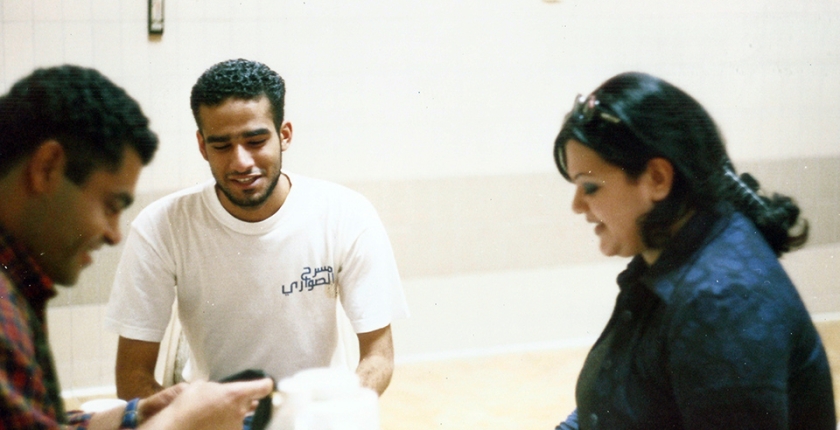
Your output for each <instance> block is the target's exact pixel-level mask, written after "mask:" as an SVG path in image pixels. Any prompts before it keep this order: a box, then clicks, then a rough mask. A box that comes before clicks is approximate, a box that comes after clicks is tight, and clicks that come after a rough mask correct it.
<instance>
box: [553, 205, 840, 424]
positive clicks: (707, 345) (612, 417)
mask: <svg viewBox="0 0 840 430" xmlns="http://www.w3.org/2000/svg"><path fill="white" fill-rule="evenodd" d="M618 285H619V287H620V292H619V294H618V297H617V299H616V305H615V309H614V311H613V314H612V317H611V318H610V320H609V322H608V323H607V327H606V328H605V329H604V332H603V333H602V334H601V337H600V338H599V339H598V341H597V342H596V344H595V345H594V346H593V348H592V350H591V351H590V353H589V356H588V357H587V359H586V362H585V364H584V366H583V369H582V370H581V373H580V376H579V378H578V383H577V388H576V400H577V410H575V411H574V412H573V413H572V415H570V416H569V417H568V418H567V419H566V421H564V422H563V423H561V424H560V425H559V426H558V427H557V429H558V430H572V429H581V430H584V429H762V430H772V429H826V430H828V429H835V427H836V422H835V416H834V399H833V394H832V385H831V373H830V370H829V367H828V360H827V358H826V354H825V350H824V348H823V345H822V342H821V340H820V337H819V335H818V334H817V331H816V329H815V328H814V325H813V323H812V322H811V318H810V316H809V314H808V312H807V311H806V309H805V306H804V304H803V303H802V299H801V298H800V297H799V294H798V293H797V291H796V289H795V287H794V286H793V284H792V283H791V281H790V279H789V278H788V276H787V274H786V273H785V271H784V269H783V268H782V266H781V265H780V264H779V261H778V259H777V258H776V256H775V254H774V253H773V251H772V249H771V248H770V247H769V246H768V245H767V243H766V242H765V240H764V238H763V237H762V236H761V233H760V232H759V231H758V229H757V228H756V227H755V225H754V224H752V222H751V221H749V220H748V219H747V218H746V217H744V216H743V215H741V214H740V213H738V212H734V211H732V210H731V209H724V210H721V211H720V212H719V213H712V212H711V211H709V212H701V213H697V214H695V216H693V217H692V218H691V219H690V220H689V222H688V223H687V224H686V225H685V226H684V227H683V228H682V229H680V231H679V232H678V234H677V235H676V236H675V237H674V238H673V239H672V240H671V243H670V244H669V246H668V247H667V248H666V249H665V250H664V251H663V253H662V255H661V256H660V258H659V259H658V260H657V261H656V262H655V263H654V264H653V266H651V267H650V268H648V266H647V265H646V263H645V262H644V260H642V259H641V258H640V257H638V256H637V257H636V258H634V259H633V260H632V261H631V262H630V264H629V265H628V267H627V269H626V270H625V271H624V272H622V273H621V274H620V275H619V277H618Z"/></svg>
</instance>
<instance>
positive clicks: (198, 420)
mask: <svg viewBox="0 0 840 430" xmlns="http://www.w3.org/2000/svg"><path fill="white" fill-rule="evenodd" d="M148 125H149V121H148V119H147V118H146V117H145V116H144V115H143V112H142V111H141V109H140V106H139V105H138V104H137V102H136V101H134V100H133V99H132V98H131V97H130V96H129V95H128V94H126V92H125V91H124V90H123V89H122V88H119V87H117V86H116V85H114V84H113V83H112V82H111V81H109V80H108V79H107V78H106V77H104V76H102V74H100V73H99V72H97V71H96V70H93V69H86V68H81V67H77V66H60V67H53V68H48V69H39V70H36V71H35V72H33V73H32V74H31V75H29V76H27V77H25V78H23V79H21V80H20V81H18V82H17V83H15V84H14V86H12V88H11V89H10V91H9V92H8V94H6V95H4V96H2V97H0V428H3V429H32V428H45V429H53V428H55V429H57V428H88V429H117V428H136V427H138V425H139V426H140V427H141V428H158V429H161V428H173V427H177V428H221V427H225V426H228V428H237V427H239V428H241V419H242V417H244V415H245V411H247V409H248V408H249V405H250V404H251V402H252V401H253V400H254V399H258V398H260V397H262V396H265V395H267V394H268V393H269V392H270V391H271V387H272V383H271V381H270V380H268V379H266V380H263V381H257V382H252V383H242V384H239V385H230V384H228V385H222V384H213V383H203V382H199V383H197V384H195V385H191V386H189V387H186V386H184V385H181V386H175V387H171V388H170V389H168V390H165V391H162V392H160V393H158V394H156V395H154V396H150V397H148V398H146V399H143V400H140V399H135V400H132V401H131V402H128V404H127V405H126V406H125V407H120V408H116V409H113V410H110V411H105V412H101V413H96V414H85V413H81V412H72V413H69V414H68V413H65V410H64V405H63V402H62V399H61V397H60V389H59V383H58V377H57V375H56V371H55V366H54V364H53V358H52V352H51V351H50V347H49V343H48V341H47V329H46V327H47V324H46V307H47V302H48V301H49V299H51V298H52V297H54V296H55V295H56V289H55V287H54V285H55V284H63V285H72V284H74V283H76V281H77V280H78V277H79V274H80V272H81V271H82V269H84V268H85V267H86V266H88V265H89V264H91V262H92V261H93V260H92V257H91V254H92V253H93V251H95V250H96V249H98V248H99V247H101V246H102V245H103V244H104V245H115V244H116V243H118V242H119V241H120V239H121V236H120V227H119V217H120V215H121V213H122V212H123V210H124V209H125V208H126V207H128V206H129V205H130V204H131V202H132V200H133V198H134V188H135V186H136V184H137V178H138V176H139V174H140V171H141V170H142V168H143V166H144V165H146V164H148V163H149V162H150V160H151V159H152V156H153V155H154V153H155V150H156V149H157V145H158V139H157V136H155V134H154V133H153V132H152V131H151V130H149V127H148ZM65 426H66V427H65Z"/></svg>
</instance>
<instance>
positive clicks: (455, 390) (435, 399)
mask: <svg viewBox="0 0 840 430" xmlns="http://www.w3.org/2000/svg"><path fill="white" fill-rule="evenodd" d="M817 328H818V329H819V331H820V334H821V336H822V338H823V342H824V343H825V344H826V351H827V353H828V356H829V360H830V362H831V367H832V369H833V371H832V376H833V380H834V391H835V393H836V394H835V399H840V322H833V323H818V324H817ZM586 353H587V348H574V349H567V350H562V351H545V352H529V353H518V354H506V355H497V356H492V357H486V358H471V359H460V360H449V361H437V362H425V363H412V364H402V365H398V366H397V368H396V371H395V373H394V378H393V380H392V382H391V385H390V387H389V388H388V390H387V391H386V392H385V394H384V395H383V396H382V398H381V402H380V408H381V417H382V430H421V429H422V430H428V429H440V430H463V429H481V430H507V429H517V430H521V429H543V430H549V429H553V428H554V426H556V425H557V424H558V423H560V421H562V419H563V418H565V417H566V415H568V413H569V412H571V411H572V409H573V408H574V386H575V381H576V380H577V374H578V371H579V370H580V367H581V365H582V364H583V360H584V358H585V357H586ZM838 416H840V409H838Z"/></svg>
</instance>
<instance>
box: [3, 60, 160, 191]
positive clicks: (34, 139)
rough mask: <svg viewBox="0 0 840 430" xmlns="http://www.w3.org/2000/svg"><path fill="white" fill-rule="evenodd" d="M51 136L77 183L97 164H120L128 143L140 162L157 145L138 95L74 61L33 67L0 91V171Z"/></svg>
mask: <svg viewBox="0 0 840 430" xmlns="http://www.w3.org/2000/svg"><path fill="white" fill-rule="evenodd" d="M50 139H55V140H56V141H58V142H59V143H60V144H61V145H62V146H63V147H64V149H65V151H66V154H67V169H66V171H65V176H67V178H68V179H70V180H71V181H73V182H74V183H76V184H79V185H81V184H83V183H84V182H85V181H86V180H87V178H88V176H89V175H90V174H91V173H92V172H93V171H94V170H95V169H108V170H116V169H119V167H120V166H121V165H122V161H123V155H124V153H125V148H126V147H130V148H132V149H134V150H135V151H136V152H137V154H138V155H139V156H140V159H141V160H142V162H143V164H148V163H149V162H150V161H151V160H152V157H153V156H154V153H155V151H156V150H157V147H158V138H157V136H156V135H155V133H154V132H152V131H151V130H150V129H149V120H148V118H146V116H145V115H144V114H143V111H142V110H141V109H140V105H139V104H138V103H137V101H135V100H134V99H133V98H131V97H130V96H129V95H128V94H127V93H126V92H125V90H123V89H122V88H120V87H118V86H117V85H115V84H114V83H113V82H111V81H110V80H109V79H108V78H106V77H105V76H103V75H102V74H101V73H99V72H98V71H96V70H94V69H89V68H83V67H79V66H73V65H63V66H56V67H51V68H42V69H37V70H35V71H34V72H32V74H30V75H29V76H27V77H25V78H23V79H21V80H19V81H18V82H16V83H15V84H14V85H13V86H12V88H11V89H10V90H9V92H8V93H7V94H5V95H3V96H2V97H0V177H2V176H4V175H6V174H7V173H8V172H9V171H10V170H11V169H12V167H13V166H14V165H16V164H17V163H18V162H19V161H20V160H21V159H23V158H24V157H26V156H28V155H30V154H32V153H33V152H34V151H35V150H36V148H37V147H38V146H39V145H40V144H41V143H43V142H44V141H46V140H50Z"/></svg>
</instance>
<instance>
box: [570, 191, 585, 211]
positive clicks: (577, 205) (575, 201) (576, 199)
mask: <svg viewBox="0 0 840 430" xmlns="http://www.w3.org/2000/svg"><path fill="white" fill-rule="evenodd" d="M585 209H586V205H585V204H584V202H583V198H581V190H580V188H575V195H574V196H573V197H572V212H574V213H576V214H581V213H583V212H584V210H585Z"/></svg>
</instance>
